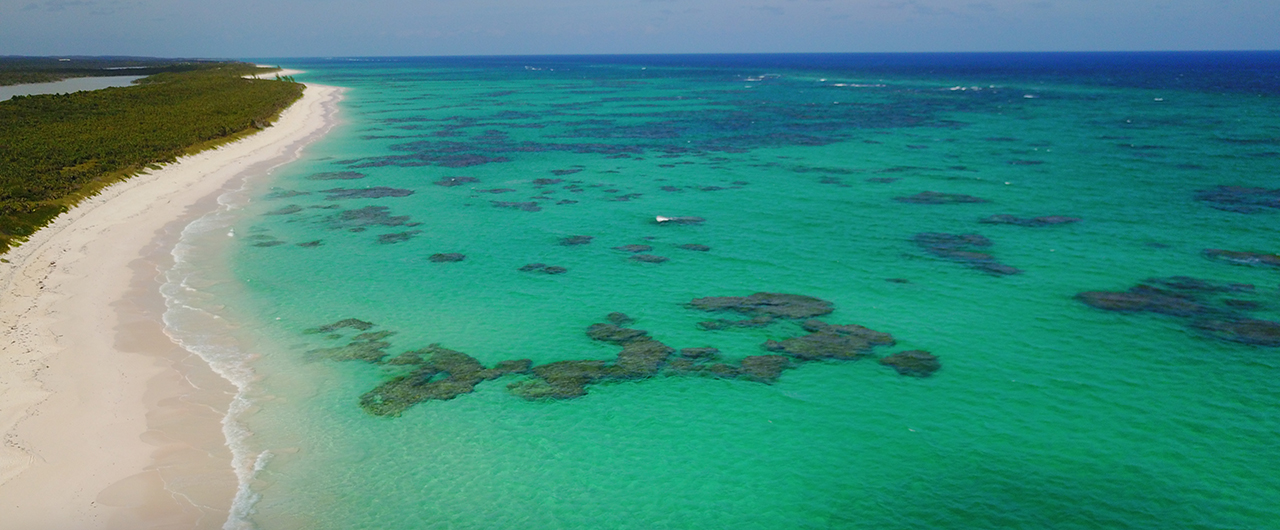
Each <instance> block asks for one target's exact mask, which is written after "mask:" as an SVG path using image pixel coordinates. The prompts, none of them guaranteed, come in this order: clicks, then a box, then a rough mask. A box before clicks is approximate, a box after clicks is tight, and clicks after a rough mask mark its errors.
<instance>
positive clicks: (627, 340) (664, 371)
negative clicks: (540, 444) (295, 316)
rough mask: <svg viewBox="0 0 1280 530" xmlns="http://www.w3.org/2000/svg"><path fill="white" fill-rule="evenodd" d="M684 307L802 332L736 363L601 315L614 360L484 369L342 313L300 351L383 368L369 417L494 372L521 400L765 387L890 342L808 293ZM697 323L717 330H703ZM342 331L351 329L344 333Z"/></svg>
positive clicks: (904, 363) (917, 363)
mask: <svg viewBox="0 0 1280 530" xmlns="http://www.w3.org/2000/svg"><path fill="white" fill-rule="evenodd" d="M687 307H688V308H690V309H694V310H699V311H708V312H729V313H737V314H739V315H745V316H749V317H751V319H750V320H751V321H753V322H757V323H759V325H760V326H766V325H769V324H771V323H775V322H791V323H792V324H789V325H792V326H795V325H797V324H798V325H799V326H798V327H799V329H802V330H803V331H806V332H807V334H805V335H799V336H796V337H792V338H787V339H783V340H780V341H775V340H768V341H765V342H764V343H763V344H761V346H760V347H761V350H762V351H761V353H760V354H757V355H748V356H746V357H743V358H741V359H740V360H738V362H736V363H735V362H727V361H725V360H722V359H721V356H720V350H718V349H716V348H713V347H705V346H704V347H693V348H683V349H679V350H677V349H676V348H674V347H671V346H669V345H667V344H664V343H663V342H661V341H659V340H657V339H655V338H654V337H652V336H650V334H649V332H648V331H645V330H641V329H635V328H631V327H627V326H628V325H630V324H631V323H632V322H633V319H632V318H630V317H628V316H627V315H625V314H623V313H610V314H609V315H608V317H607V318H606V320H607V322H600V323H596V324H592V325H590V326H589V327H587V329H586V334H587V336H588V337H589V338H591V339H592V340H595V341H599V342H604V343H608V344H612V345H615V346H618V347H620V348H621V350H620V351H618V354H617V356H616V357H614V358H613V359H608V360H565V361H556V362H551V363H547V364H541V365H534V364H533V362H532V361H531V360H529V359H517V360H508V361H502V362H499V363H497V364H495V365H494V366H493V367H485V366H484V364H482V363H481V362H480V361H479V360H477V359H475V358H474V357H471V356H469V355H467V354H465V353H462V352H458V351H454V350H450V349H448V348H444V347H442V346H440V345H439V344H432V345H430V346H428V347H426V348H423V349H418V350H411V351H406V352H404V353H401V354H399V355H394V356H393V355H391V354H390V353H389V352H388V350H389V349H390V348H391V343H390V342H389V341H388V340H387V339H388V338H389V337H391V336H392V335H394V332H391V331H375V330H374V328H375V327H376V326H375V325H374V324H373V323H371V322H366V321H363V320H358V319H345V320H340V321H337V322H334V323H332V324H328V325H325V326H321V327H318V328H314V329H311V330H308V331H307V333H309V334H323V335H325V338H326V339H328V340H343V339H345V340H347V344H346V345H343V346H336V347H325V348H317V349H313V350H311V351H309V352H308V353H307V354H308V356H309V357H311V358H313V359H324V360H330V361H361V362H366V363H370V364H374V365H378V366H382V367H384V368H385V369H387V370H389V371H391V372H392V373H393V374H394V375H393V377H392V378H391V379H389V380H387V381H386V382H384V383H382V384H380V385H378V386H377V387H376V388H374V389H373V390H370V391H369V392H367V393H365V394H364V395H363V396H361V398H360V406H361V407H362V408H364V410H365V411H366V412H368V413H370V414H373V415H376V416H398V415H400V414H401V413H403V412H404V411H405V410H407V409H408V408H409V407H412V406H414V405H416V404H418V403H422V402H425V401H433V400H437V401H439V400H450V399H454V398H456V397H458V396H461V395H463V394H467V393H470V392H472V391H474V390H475V387H476V385H478V384H480V383H482V382H484V381H489V380H493V379H497V378H500V377H503V376H508V375H510V376H516V377H521V378H522V379H521V380H518V381H514V382H512V383H510V384H508V385H507V389H508V390H509V391H510V392H511V393H512V394H515V395H517V396H520V397H522V398H525V399H528V400H562V399H573V398H577V397H581V396H584V395H586V394H587V390H588V388H589V387H591V386H592V385H597V384H603V383H612V382H623V381H638V380H643V379H649V378H652V377H656V376H669V377H675V376H702V377H712V378H719V379H731V380H742V381H749V382H755V383H763V384H772V383H774V382H776V381H777V380H778V379H779V377H781V375H782V373H783V372H784V371H786V370H789V369H793V368H796V367H798V366H800V365H802V364H804V363H809V362H818V361H852V360H858V359H862V358H865V357H868V356H870V355H872V354H873V350H874V349H875V348H877V347H884V346H893V345H894V343H895V341H894V339H893V337H892V336H891V335H889V334H888V333H883V332H880V331H875V330H872V329H869V328H865V327H862V326H858V325H854V324H845V325H838V324H830V323H827V322H823V321H821V320H817V318H816V317H820V316H823V315H827V314H830V313H831V312H832V311H833V310H834V307H833V305H832V304H831V302H828V301H825V300H820V299H818V298H813V297H809V296H802V295H794V294H779V293H756V294H753V295H750V296H743V297H708V298H698V299H695V300H693V301H691V302H689V304H688V305H687ZM704 329H723V328H714V327H712V328H707V327H705V326H704ZM345 333H355V334H354V335H353V336H351V337H349V338H347V337H346V335H345ZM881 364H885V365H887V366H891V367H893V368H895V369H896V370H897V371H898V373H900V374H903V375H910V376H916V377H925V376H928V375H930V374H932V373H933V372H934V371H936V370H937V369H938V368H939V367H940V366H941V365H940V364H939V363H938V361H937V358H936V357H933V356H932V355H929V354H928V353H927V352H919V351H912V352H903V353H901V354H895V355H891V356H888V357H885V358H884V359H882V360H881Z"/></svg>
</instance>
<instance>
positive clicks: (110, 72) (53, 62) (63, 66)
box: [0, 57, 211, 86]
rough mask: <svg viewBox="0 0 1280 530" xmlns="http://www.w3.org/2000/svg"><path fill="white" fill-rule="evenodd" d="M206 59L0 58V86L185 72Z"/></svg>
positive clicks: (207, 62)
mask: <svg viewBox="0 0 1280 530" xmlns="http://www.w3.org/2000/svg"><path fill="white" fill-rule="evenodd" d="M209 64H211V63H210V62H209V61H174V60H172V59H148V58H137V57H62V58H58V57H0V86H6V85H20V84H24V83H48V82H51V81H61V80H63V79H67V78H70V77H111V76H125V75H155V74H158V73H162V72H185V71H190V70H195V69H197V68H200V67H201V66H207V65H209Z"/></svg>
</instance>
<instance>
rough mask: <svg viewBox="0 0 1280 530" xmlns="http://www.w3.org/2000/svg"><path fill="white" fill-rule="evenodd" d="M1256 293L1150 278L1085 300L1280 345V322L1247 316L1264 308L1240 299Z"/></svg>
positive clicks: (1224, 336)
mask: <svg viewBox="0 0 1280 530" xmlns="http://www.w3.org/2000/svg"><path fill="white" fill-rule="evenodd" d="M1253 292H1254V287H1253V286H1252V285H1249V284H1238V283H1219V282H1212V281H1208V280H1202V279H1198V278H1190V277H1186V276H1172V277H1168V278H1150V279H1147V280H1145V281H1143V282H1142V283H1140V284H1138V285H1135V286H1133V287H1131V288H1129V290H1127V291H1121V292H1116V291H1088V292H1083V293H1080V294H1078V295H1076V299H1077V300H1080V301H1081V302H1083V303H1085V304H1087V305H1089V306H1090V307H1094V308H1097V309H1102V310H1106V311H1116V312H1125V313H1139V312H1149V313H1158V314H1163V315H1170V316H1174V317H1179V318H1183V319H1186V320H1185V323H1186V325H1187V326H1188V327H1189V328H1190V329H1192V330H1194V331H1196V332H1198V333H1200V334H1202V335H1206V336H1209V337H1212V338H1216V339H1220V340H1226V341H1231V342H1239V343H1243V344H1253V345H1257V346H1280V322H1272V321H1268V320H1259V319H1255V318H1252V317H1250V316H1248V315H1247V313H1248V312H1250V311H1255V310H1258V309H1261V308H1263V307H1265V306H1264V304H1262V303H1260V302H1258V301H1256V300H1247V299H1242V298H1240V297H1241V296H1246V297H1247V296H1248V295H1250V294H1251V293H1253Z"/></svg>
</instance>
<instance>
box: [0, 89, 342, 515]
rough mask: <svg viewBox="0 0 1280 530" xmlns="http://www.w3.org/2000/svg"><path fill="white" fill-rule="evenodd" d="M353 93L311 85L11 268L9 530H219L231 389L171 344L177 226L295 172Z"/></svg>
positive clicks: (4, 374)
mask: <svg viewBox="0 0 1280 530" xmlns="http://www.w3.org/2000/svg"><path fill="white" fill-rule="evenodd" d="M342 92H343V89H342V88H339V87H330V86H322V85H314V84H307V86H306V89H305V91H304V93H303V97H302V98H301V99H299V100H298V101H296V102H294V103H293V104H292V105H291V106H289V107H288V108H287V109H285V110H284V111H283V112H282V113H281V115H280V117H279V118H278V119H277V120H276V122H275V123H274V124H273V125H272V126H270V127H268V128H266V129H264V130H262V131H259V132H258V133H256V134H254V135H252V136H249V137H247V138H244V139H241V140H238V141H236V142H233V143H230V144H226V145H223V146H219V147H217V148H213V149H209V150H206V151H202V152H200V153H197V154H194V155H190V156H186V157H182V158H180V159H179V160H178V161H176V162H174V163H172V164H168V165H165V166H164V167H162V168H161V169H159V170H155V171H147V172H143V173H141V174H139V175H136V176H134V177H132V178H130V179H128V180H125V181H123V182H119V183H116V184H114V185H112V186H110V187H108V188H106V189H105V190H103V191H102V193H100V194H99V195H97V196H94V197H91V198H88V199H86V200H84V201H82V202H81V203H80V204H79V205H77V206H76V207H74V208H72V209H71V210H70V211H69V212H67V213H65V214H63V215H61V216H59V217H58V218H57V219H55V220H54V221H53V222H52V223H50V224H49V225H48V226H46V227H44V228H42V229H40V230H39V231H37V232H36V233H35V234H33V235H32V236H31V237H30V238H28V240H27V241H26V242H25V243H23V244H22V245H19V246H17V247H15V248H13V249H11V250H10V251H9V252H8V253H6V254H5V255H4V256H3V257H4V258H6V259H7V260H9V263H0V329H3V333H4V335H5V338H6V339H7V340H5V341H3V342H0V432H2V433H3V444H0V498H2V499H5V502H4V503H0V520H3V521H6V524H13V525H16V526H15V527H18V528H81V529H91V528H129V529H134V528H156V527H181V528H221V527H222V526H223V524H224V523H225V522H226V521H227V518H228V515H229V513H230V509H231V504H232V501H233V498H234V497H235V495H236V491H237V489H238V480H237V478H236V476H235V473H234V472H233V468H232V458H231V452H230V449H229V448H228V446H227V439H226V438H225V436H224V435H223V430H222V429H223V428H222V422H223V419H224V418H225V417H226V414H227V412H228V407H229V406H230V403H231V401H232V399H233V398H234V396H235V392H236V389H235V387H234V386H233V385H232V384H231V383H230V382H229V381H227V380H225V379H223V378H222V377H221V376H218V375H217V374H216V373H215V372H214V371H213V369H212V368H211V367H210V366H209V365H208V364H207V363H205V362H204V361H203V360H202V359H200V358H199V357H198V356H196V355H194V354H193V353H192V352H189V351H187V350H185V349H183V348H182V347H181V346H179V345H178V344H177V343H176V342H175V341H174V340H172V339H170V338H169V336H168V335H166V334H165V329H164V323H163V320H162V317H163V315H164V311H165V301H164V298H163V296H162V295H161V293H160V286H161V285H162V284H163V282H164V281H165V280H164V278H163V275H164V273H165V271H166V270H168V269H169V268H170V267H172V263H173V261H172V260H173V257H172V255H171V251H172V249H173V248H174V246H175V245H177V243H178V238H179V237H180V235H181V232H182V229H183V228H184V227H185V226H186V225H188V224H190V223H191V222H192V221H194V220H196V219H198V218H200V217H202V216H204V215H206V214H208V213H210V212H212V211H214V210H215V209H217V208H218V207H219V205H218V203H217V198H218V197H219V196H221V195H222V194H224V193H227V192H229V191H234V190H236V189H237V188H239V187H241V185H242V184H243V182H244V181H245V180H246V179H252V178H259V177H261V176H263V175H266V174H267V173H268V172H270V171H271V170H272V169H274V168H276V167H279V166H281V165H283V164H286V163H288V162H291V161H293V160H296V159H297V158H298V157H299V156H300V155H301V151H302V150H303V149H304V148H305V147H306V146H307V145H308V144H310V143H311V142H313V141H315V140H317V139H319V138H320V137H322V136H323V135H324V134H325V133H327V132H328V130H330V129H331V128H332V127H333V126H334V125H335V123H336V118H335V115H336V112H337V102H338V101H339V100H340V99H341V97H342Z"/></svg>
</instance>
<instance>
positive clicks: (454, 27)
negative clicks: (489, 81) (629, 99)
mask: <svg viewBox="0 0 1280 530" xmlns="http://www.w3.org/2000/svg"><path fill="white" fill-rule="evenodd" d="M1146 50H1280V0H0V55H42V56H43V55H135V56H152V57H207V58H245V57H329V56H411V55H412V56H421V55H530V54H615V53H622V54H631V53H796V52H924V51H932V52H949V51H1146Z"/></svg>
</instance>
